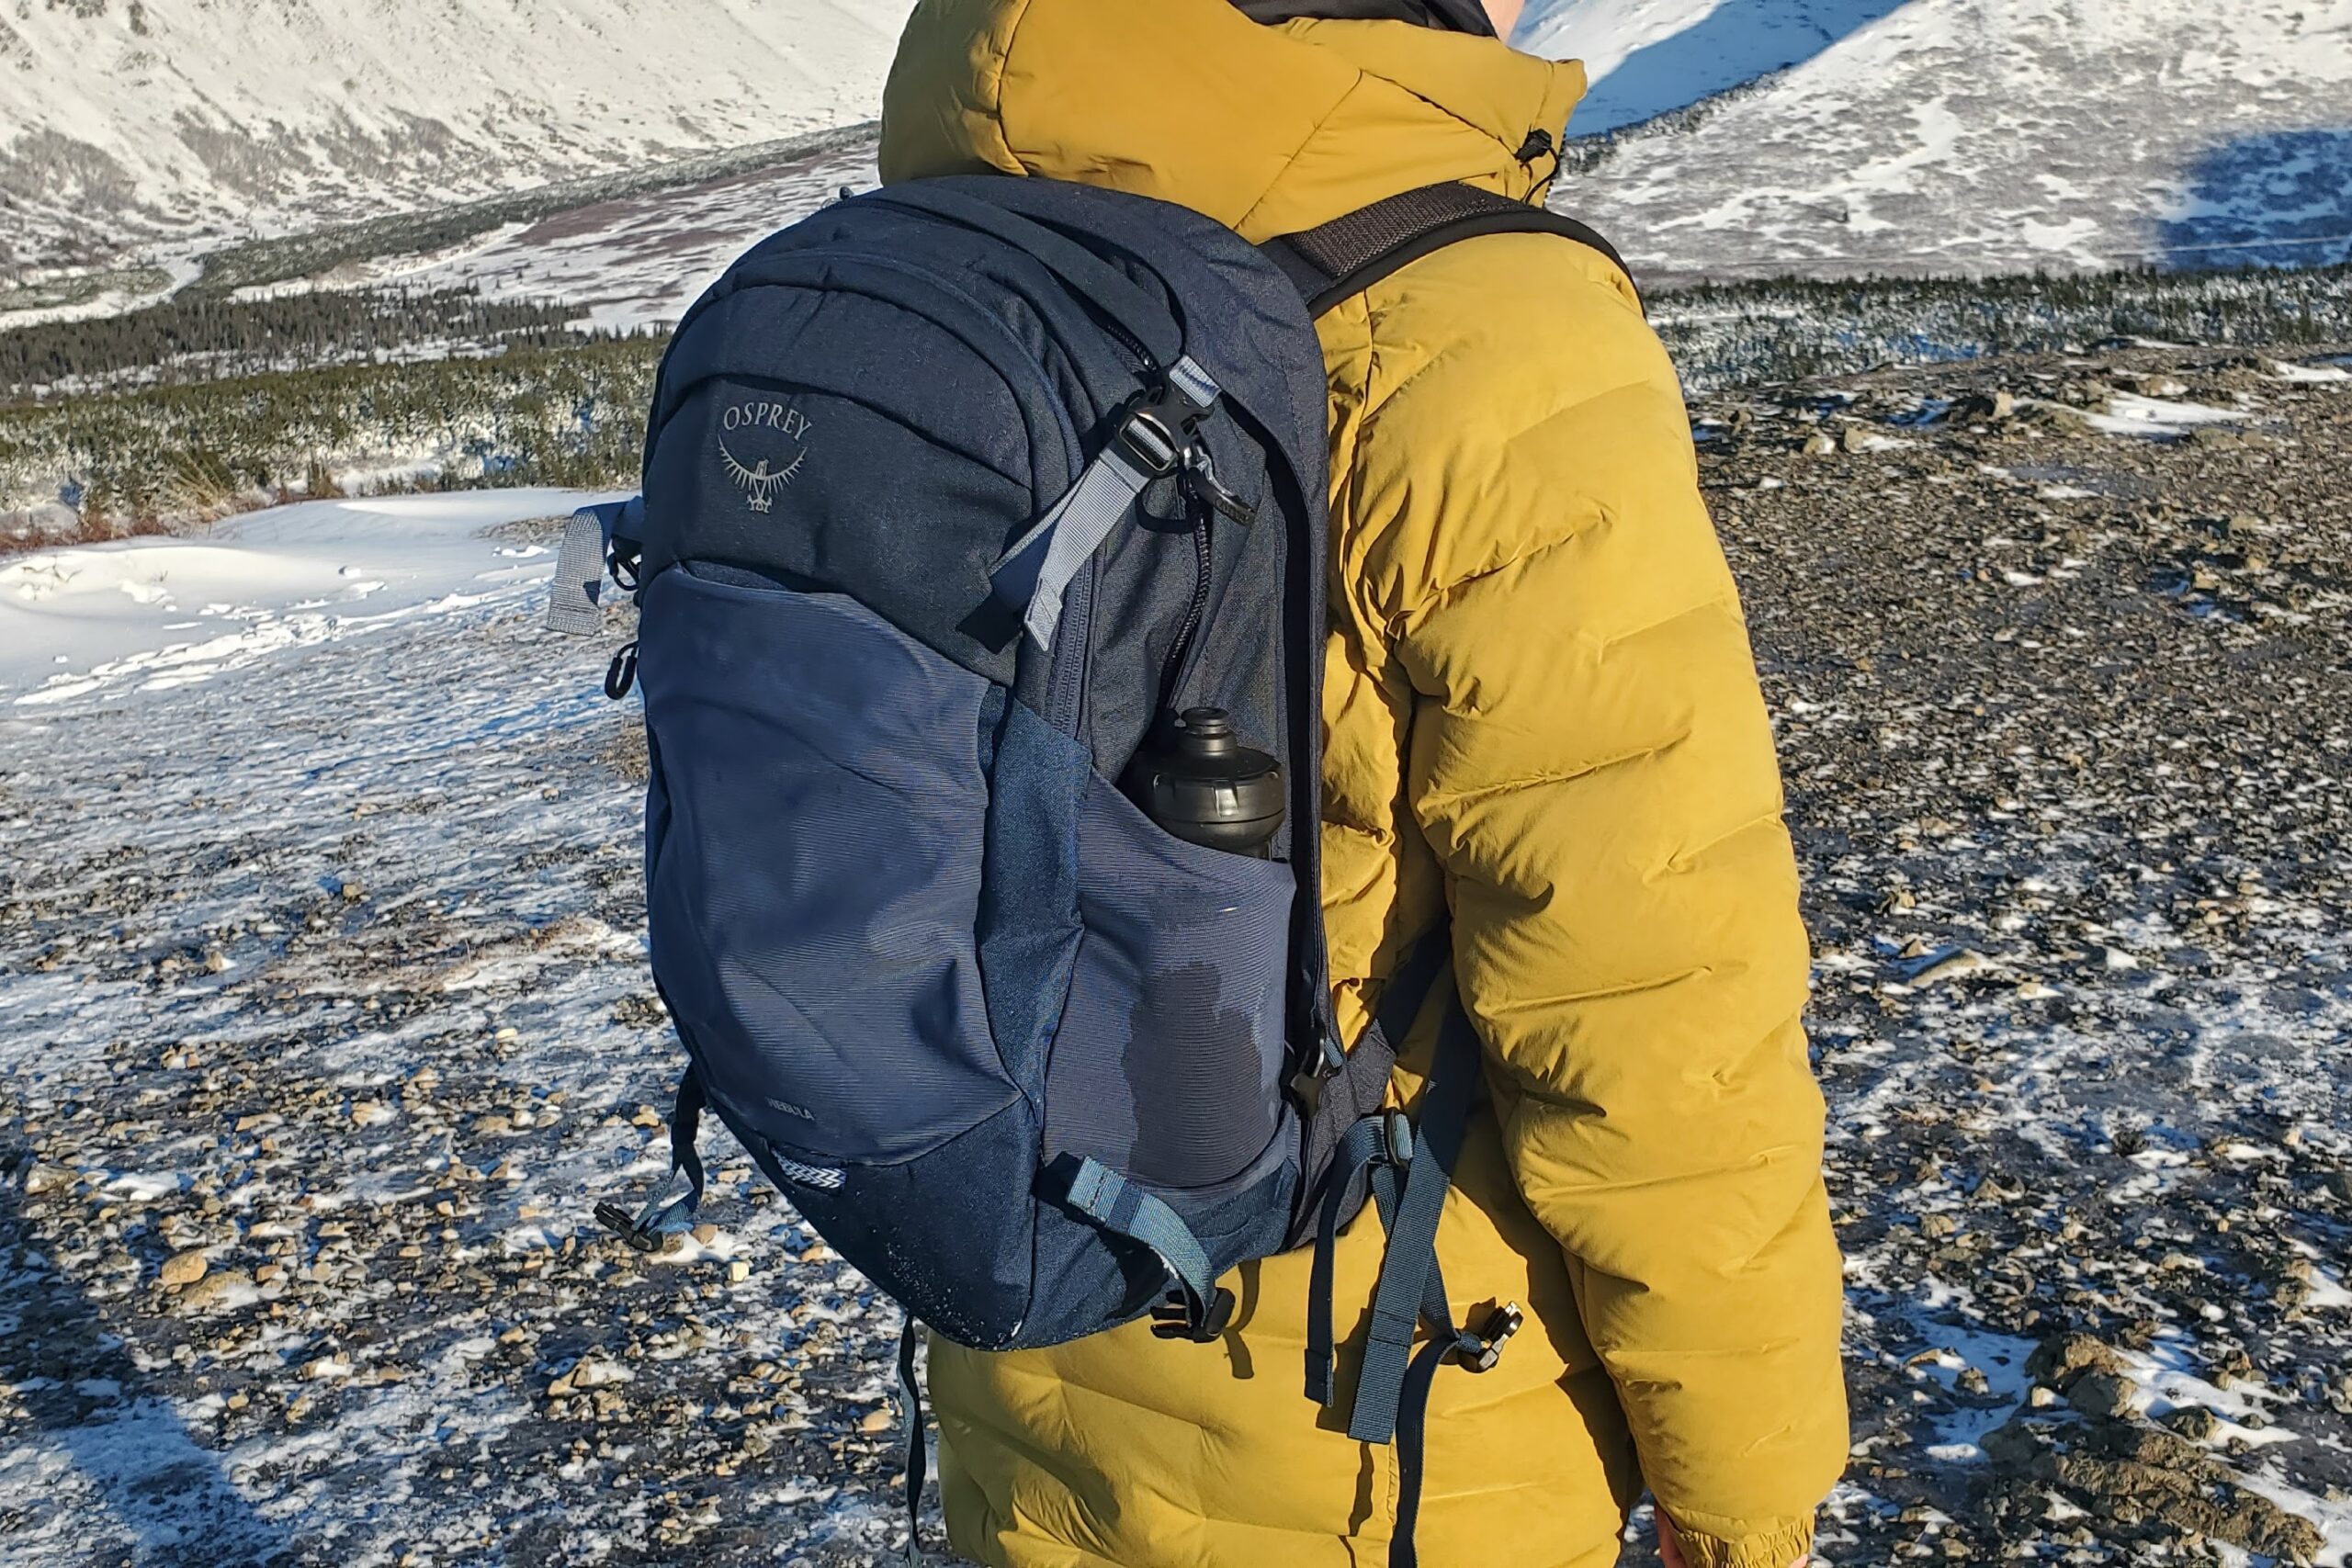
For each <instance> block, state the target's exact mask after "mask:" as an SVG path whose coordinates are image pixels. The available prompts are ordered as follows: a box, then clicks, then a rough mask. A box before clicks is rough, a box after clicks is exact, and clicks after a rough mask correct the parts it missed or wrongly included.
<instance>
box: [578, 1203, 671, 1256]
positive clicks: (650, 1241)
mask: <svg viewBox="0 0 2352 1568" xmlns="http://www.w3.org/2000/svg"><path fill="white" fill-rule="evenodd" d="M595 1214H596V1223H597V1224H600V1225H602V1226H604V1227H605V1229H606V1230H608V1231H611V1232H612V1233H613V1234H614V1235H617V1236H619V1237H620V1238H621V1239H622V1240H623V1241H625V1242H627V1243H628V1244H629V1246H631V1247H635V1248H636V1249H637V1250H638V1251H639V1252H659V1251H661V1250H662V1238H661V1237H660V1236H658V1235H654V1234H653V1233H652V1232H651V1231H645V1230H639V1229H638V1228H637V1216H636V1215H634V1214H632V1213H629V1212H628V1210H627V1209H624V1208H622V1207H621V1206H620V1205H619V1204H617V1203H599V1204H597V1205H596V1209H595Z"/></svg>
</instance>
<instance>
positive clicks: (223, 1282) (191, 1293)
mask: <svg viewBox="0 0 2352 1568" xmlns="http://www.w3.org/2000/svg"><path fill="white" fill-rule="evenodd" d="M253 1282H254V1281H253V1278H252V1276H250V1275H248V1274H246V1273H244V1272H243V1271H242V1270H239V1269H214V1270H212V1271H211V1272H210V1273H209V1274H207V1275H205V1276H204V1278H203V1279H201V1280H197V1281H196V1283H194V1284H192V1285H189V1286H187V1288H186V1289H184V1290H182V1291H181V1292H180V1293H179V1295H178V1297H177V1298H176V1299H175V1305H176V1306H177V1307H178V1308H179V1310H180V1311H182V1312H186V1313H203V1312H210V1311H212V1310H213V1309H214V1308H215V1307H219V1306H222V1305H225V1304H226V1303H228V1301H229V1299H230V1298H231V1297H232V1296H234V1295H236V1294H238V1293H239V1292H243V1291H247V1290H251V1289H252V1288H253Z"/></svg>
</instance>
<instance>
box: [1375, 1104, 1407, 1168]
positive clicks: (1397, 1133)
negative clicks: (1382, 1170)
mask: <svg viewBox="0 0 2352 1568" xmlns="http://www.w3.org/2000/svg"><path fill="white" fill-rule="evenodd" d="M1381 1134H1382V1142H1383V1144H1384V1145H1385V1146H1386V1153H1387V1156H1388V1163H1389V1164H1391V1165H1393V1166H1396V1167H1397V1168H1400V1169H1401V1168H1404V1167H1406V1166H1408V1165H1410V1164H1412V1163H1413V1119H1412V1118H1411V1117H1409V1116H1408V1115H1406V1114H1405V1113H1404V1112H1403V1111H1398V1110H1397V1109H1395V1108H1394V1107H1391V1108H1390V1109H1389V1111H1388V1112H1387V1113H1386V1115H1385V1118H1384V1119H1383V1121H1382V1123H1381Z"/></svg>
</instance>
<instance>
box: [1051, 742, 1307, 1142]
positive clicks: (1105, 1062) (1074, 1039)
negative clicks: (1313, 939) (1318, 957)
mask: <svg viewBox="0 0 2352 1568" xmlns="http://www.w3.org/2000/svg"><path fill="white" fill-rule="evenodd" d="M1294 896H1295V883H1294V881H1293V877H1292V873H1291V868H1290V867H1289V866H1287V865H1284V864H1281V863H1276V862H1273V861H1262V860H1255V859H1251V858H1250V857H1248V856H1243V855H1231V854H1226V853H1223V852H1219V851H1216V850H1209V849H1203V848H1201V847H1200V846H1198V845H1196V844H1190V843H1186V842H1184V841H1182V840H1178V839H1175V838H1171V837H1170V836H1169V835H1168V834H1167V833H1165V832H1162V831H1161V830H1160V829H1159V827H1158V825H1156V824H1155V823H1153V822H1152V821H1151V820H1150V818H1147V817H1145V816H1144V815H1143V813H1142V812H1141V811H1140V810H1138V809H1137V808H1136V806H1135V804H1134V803H1133V802H1132V801H1130V800H1128V799H1127V797H1126V796H1125V795H1122V794H1120V793H1119V791H1118V790H1117V789H1116V788H1114V786H1113V785H1112V784H1109V783H1108V782H1107V781H1105V780H1104V779H1103V778H1102V777H1101V776H1099V775H1097V776H1095V777H1093V778H1091V779H1090V780H1089V781H1088V785H1087V793H1086V797H1085V799H1084V801H1083V802H1082V804H1081V805H1080V814H1079V917H1080V922H1081V924H1082V925H1083V926H1084V928H1085V935H1084V936H1083V938H1081V940H1080V943H1079V949H1078V956H1077V961H1076V964H1075V967H1074V969H1073V972H1072V975H1071V978H1070V988H1069V1003H1068V1005H1067V1006H1066V1007H1065V1009H1064V1010H1063V1013H1062V1018H1061V1024H1060V1027H1059V1028H1058V1030H1057V1032H1056V1033H1055V1036H1054V1043H1053V1051H1052V1056H1051V1059H1050V1060H1049V1062H1048V1064H1047V1066H1046V1145H1047V1148H1048V1149H1049V1150H1051V1151H1056V1152H1062V1151H1066V1152H1069V1153H1072V1154H1079V1155H1087V1156H1092V1157H1094V1158H1096V1159H1099V1160H1101V1161H1103V1163H1104V1164H1106V1165H1109V1166H1112V1167H1113V1168H1115V1169H1118V1170H1120V1171H1122V1172H1124V1173H1125V1174H1126V1175H1128V1176H1130V1177H1133V1178H1135V1179H1137V1180H1141V1181H1147V1182H1151V1183H1155V1184H1158V1185H1161V1186H1166V1187H1177V1188H1184V1187H1206V1186H1211V1185H1214V1184H1216V1183H1217V1182H1221V1181H1225V1180H1228V1179H1232V1178H1233V1177H1235V1176H1237V1175H1239V1174H1240V1173H1241V1172H1242V1171H1244V1170H1245V1169H1247V1168H1249V1167H1250V1164H1251V1162H1252V1161H1254V1160H1255V1159H1257V1158H1258V1156H1260V1155H1261V1154H1263V1153H1264V1152H1265V1150H1266V1148H1267V1146H1268V1145H1269V1144H1271V1143H1272V1140H1273V1137H1274V1134H1275V1131H1276V1129H1277V1128H1278V1127H1279V1126H1280V1124H1281V1117H1282V1099H1281V1090H1280V1088H1279V1080H1280V1077H1281V1072H1282V1063H1283V976H1284V973H1285V970H1286V969H1287V966H1288V958H1289V951H1290V916H1291V901H1292V898H1293V897H1294Z"/></svg>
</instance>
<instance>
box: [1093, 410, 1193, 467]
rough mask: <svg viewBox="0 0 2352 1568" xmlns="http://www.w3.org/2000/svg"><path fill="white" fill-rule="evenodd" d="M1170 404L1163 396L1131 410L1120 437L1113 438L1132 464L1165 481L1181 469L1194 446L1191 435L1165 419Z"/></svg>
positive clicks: (1122, 423) (1123, 421) (1123, 423)
mask: <svg viewBox="0 0 2352 1568" xmlns="http://www.w3.org/2000/svg"><path fill="white" fill-rule="evenodd" d="M1167 405H1168V400H1167V398H1166V397H1165V396H1164V395H1163V396H1162V397H1160V398H1159V399H1156V400H1153V401H1151V402H1148V403H1143V402H1139V403H1137V404H1136V405H1134V406H1133V407H1130V408H1129V409H1128V410H1127V417H1126V418H1125V419H1124V420H1122V421H1121V422H1120V423H1119V433H1118V434H1116V435H1115V436H1114V437H1112V439H1113V440H1114V441H1116V442H1117V443H1118V444H1119V450H1120V451H1122V452H1124V453H1125V455H1126V457H1127V458H1128V460H1129V461H1130V462H1132V463H1133V464H1134V465H1135V466H1136V468H1140V469H1142V470H1143V471H1144V472H1145V473H1147V474H1149V475H1150V476H1151V477H1152V478H1153V479H1166V478H1167V477H1168V476H1169V475H1170V474H1172V473H1174V472H1175V471H1176V470H1177V469H1178V468H1181V467H1182V466H1183V461H1184V454H1185V453H1186V452H1187V451H1189V450H1190V449H1191V447H1192V438H1191V434H1190V432H1189V431H1187V432H1185V433H1184V434H1178V433H1177V430H1176V429H1175V428H1172V427H1170V424H1169V423H1168V421H1167V420H1166V419H1165V418H1163V417H1162V414H1163V412H1164V411H1165V410H1166V409H1167ZM1179 424H1180V425H1181V424H1182V421H1181V420H1180V421H1179Z"/></svg>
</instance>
